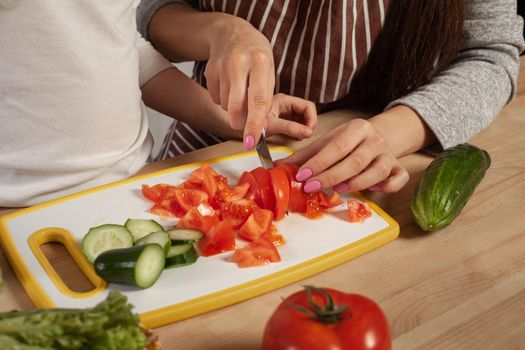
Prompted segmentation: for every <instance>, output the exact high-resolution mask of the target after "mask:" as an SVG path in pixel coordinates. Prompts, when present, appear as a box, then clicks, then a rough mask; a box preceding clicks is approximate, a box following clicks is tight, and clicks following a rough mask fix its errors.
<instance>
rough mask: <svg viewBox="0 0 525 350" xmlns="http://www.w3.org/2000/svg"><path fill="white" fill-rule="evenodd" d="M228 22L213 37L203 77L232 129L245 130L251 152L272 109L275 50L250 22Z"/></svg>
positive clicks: (235, 19)
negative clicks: (227, 116)
mask: <svg viewBox="0 0 525 350" xmlns="http://www.w3.org/2000/svg"><path fill="white" fill-rule="evenodd" d="M227 19H228V21H227V22H224V23H222V25H220V30H216V31H215V35H213V36H211V40H210V41H209V45H210V51H209V59H208V63H207V65H206V70H205V72H204V75H205V77H206V82H207V86H208V91H209V93H210V95H211V98H212V100H213V102H215V103H216V104H218V105H220V106H221V107H222V109H224V110H225V111H227V112H228V115H229V124H230V127H231V128H232V129H235V130H243V129H244V134H243V140H244V145H245V147H246V148H248V149H252V148H253V147H255V145H256V144H257V142H258V140H259V137H260V135H261V130H262V128H263V126H264V124H265V120H266V117H267V116H268V115H269V112H270V110H271V108H272V96H273V90H274V87H275V68H274V62H273V53H272V47H271V45H270V43H269V42H268V40H267V39H266V37H265V36H264V35H263V34H261V33H260V32H259V31H258V30H257V29H256V28H254V27H253V26H252V25H251V24H250V23H248V22H246V21H244V20H242V19H240V18H236V17H232V16H230V17H228V18H227Z"/></svg>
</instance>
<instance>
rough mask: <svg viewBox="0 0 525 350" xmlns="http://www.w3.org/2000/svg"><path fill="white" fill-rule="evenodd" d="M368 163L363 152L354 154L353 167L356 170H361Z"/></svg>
mask: <svg viewBox="0 0 525 350" xmlns="http://www.w3.org/2000/svg"><path fill="white" fill-rule="evenodd" d="M367 165H368V162H367V159H366V157H365V156H364V155H363V154H362V153H354V154H353V155H352V167H353V168H354V170H357V171H361V170H363V169H364V168H365V167H366V166H367Z"/></svg>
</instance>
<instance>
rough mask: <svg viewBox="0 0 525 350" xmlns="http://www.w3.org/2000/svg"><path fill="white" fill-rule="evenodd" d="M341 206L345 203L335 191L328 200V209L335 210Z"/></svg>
mask: <svg viewBox="0 0 525 350" xmlns="http://www.w3.org/2000/svg"><path fill="white" fill-rule="evenodd" d="M340 204H343V201H342V200H341V198H340V196H339V193H337V192H335V191H334V193H332V195H331V196H330V197H328V199H327V208H328V209H330V208H335V207H337V206H338V205H340Z"/></svg>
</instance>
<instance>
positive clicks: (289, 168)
mask: <svg viewBox="0 0 525 350" xmlns="http://www.w3.org/2000/svg"><path fill="white" fill-rule="evenodd" d="M277 167H278V168H281V169H283V170H284V172H285V173H286V176H287V177H288V183H289V184H290V203H289V204H288V209H289V210H290V211H291V212H292V213H305V212H306V200H307V194H306V193H305V192H304V191H303V185H304V184H303V183H301V182H298V181H296V180H295V176H296V175H297V170H298V169H299V167H298V166H297V165H295V164H292V163H279V165H277Z"/></svg>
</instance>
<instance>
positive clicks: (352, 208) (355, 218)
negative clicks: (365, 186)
mask: <svg viewBox="0 0 525 350" xmlns="http://www.w3.org/2000/svg"><path fill="white" fill-rule="evenodd" d="M347 203H348V221H350V222H364V221H365V220H366V219H368V218H369V217H370V216H372V210H370V207H369V206H368V203H361V202H358V201H356V200H355V199H349V200H348V201H347Z"/></svg>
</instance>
